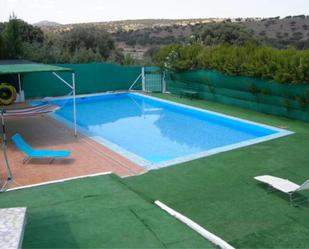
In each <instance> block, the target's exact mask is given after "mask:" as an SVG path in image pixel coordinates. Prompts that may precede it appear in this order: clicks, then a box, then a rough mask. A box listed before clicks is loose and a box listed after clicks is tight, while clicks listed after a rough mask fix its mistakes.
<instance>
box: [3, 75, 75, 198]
mask: <svg viewBox="0 0 309 249" xmlns="http://www.w3.org/2000/svg"><path fill="white" fill-rule="evenodd" d="M51 73H52V74H53V75H54V76H55V77H57V78H58V79H59V80H60V81H61V82H62V83H64V84H65V85H66V86H67V87H69V88H70V89H71V90H72V91H71V93H73V120H74V136H75V137H77V125H76V91H75V90H76V89H75V73H74V72H72V83H71V84H70V83H68V82H67V81H66V80H65V79H63V78H62V77H61V76H60V75H59V74H57V73H56V72H53V71H51ZM17 74H18V87H19V94H20V96H21V92H22V87H21V85H22V84H21V83H22V82H21V77H20V74H21V73H17ZM3 114H4V110H2V112H1V124H2V129H3V131H2V152H3V157H4V160H5V165H6V173H7V181H6V182H5V183H4V185H3V186H2V188H1V189H0V192H3V191H4V189H5V188H6V185H7V184H8V183H9V182H11V181H13V175H12V172H11V169H10V165H9V161H8V158H7V154H6V145H7V139H6V134H5V125H4V116H3Z"/></svg>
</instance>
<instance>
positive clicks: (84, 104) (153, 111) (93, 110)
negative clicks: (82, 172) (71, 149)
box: [50, 93, 292, 169]
mask: <svg viewBox="0 0 309 249" xmlns="http://www.w3.org/2000/svg"><path fill="white" fill-rule="evenodd" d="M50 102H52V103H54V104H58V105H60V106H62V108H61V109H60V110H58V111H57V112H56V113H55V114H53V116H54V117H55V118H56V119H58V120H60V121H61V122H64V123H66V124H67V125H70V126H71V125H72V122H73V114H72V100H67V99H55V100H52V101H50ZM76 104H77V108H76V109H77V125H78V130H79V131H80V132H82V133H84V134H85V135H87V136H89V137H91V138H92V139H94V140H96V141H97V142H99V143H101V144H103V145H105V146H107V147H109V148H110V149H112V150H114V151H116V152H118V153H120V154H122V155H123V156H125V157H127V158H128V159H130V160H132V161H134V162H136V163H137V164H139V165H141V166H144V167H146V168H148V169H153V168H158V167H163V166H168V165H172V164H176V163H180V162H185V161H188V160H193V159H196V158H200V157H205V156H208V155H212V154H215V153H219V152H223V151H227V150H232V149H236V148H240V147H244V146H248V145H250V144H255V143H259V142H262V141H266V140H270V139H274V138H278V137H281V136H286V135H288V134H291V133H292V132H290V131H287V130H283V129H279V128H275V127H271V126H266V125H262V124H258V123H253V122H249V121H246V120H242V119H238V118H234V117H230V116H226V115H222V114H219V113H215V112H211V111H206V110H202V109H198V108H194V107H189V106H185V105H181V104H177V103H174V102H170V101H166V100H161V99H158V98H154V97H150V96H146V95H143V94H138V93H117V94H114V93H113V94H99V95H89V96H80V97H78V98H77V99H76Z"/></svg>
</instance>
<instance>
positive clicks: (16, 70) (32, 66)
mask: <svg viewBox="0 0 309 249" xmlns="http://www.w3.org/2000/svg"><path fill="white" fill-rule="evenodd" d="M32 72H73V70H72V69H70V68H65V67H58V66H53V65H47V64H38V63H29V64H11V65H0V74H23V73H32Z"/></svg>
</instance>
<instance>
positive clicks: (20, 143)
mask: <svg viewBox="0 0 309 249" xmlns="http://www.w3.org/2000/svg"><path fill="white" fill-rule="evenodd" d="M12 141H13V142H14V144H15V145H16V147H17V148H18V149H19V150H21V151H22V152H23V153H24V154H25V155H26V158H25V160H24V161H23V163H24V164H25V163H28V162H29V161H30V160H31V159H32V158H50V159H51V161H50V163H52V162H53V161H54V159H55V158H61V157H68V156H69V155H70V154H71V152H70V151H66V150H35V149H33V148H32V147H31V146H30V145H29V144H27V143H26V141H25V140H24V139H23V138H22V137H21V135H20V134H18V133H16V134H15V135H14V136H12Z"/></svg>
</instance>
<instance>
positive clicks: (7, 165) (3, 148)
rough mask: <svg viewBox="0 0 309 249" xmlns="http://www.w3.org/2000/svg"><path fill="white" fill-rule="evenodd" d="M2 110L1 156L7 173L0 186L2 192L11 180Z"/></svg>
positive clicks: (2, 112)
mask: <svg viewBox="0 0 309 249" xmlns="http://www.w3.org/2000/svg"><path fill="white" fill-rule="evenodd" d="M3 115H4V110H2V111H1V124H2V152H3V158H4V161H5V169H6V175H7V180H6V182H5V183H4V184H3V186H2V187H1V190H0V192H3V191H4V189H5V187H6V185H7V184H8V183H9V182H11V181H12V180H13V176H12V172H11V168H10V164H9V160H8V157H7V153H6V146H7V141H6V131H5V123H4V116H3Z"/></svg>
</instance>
